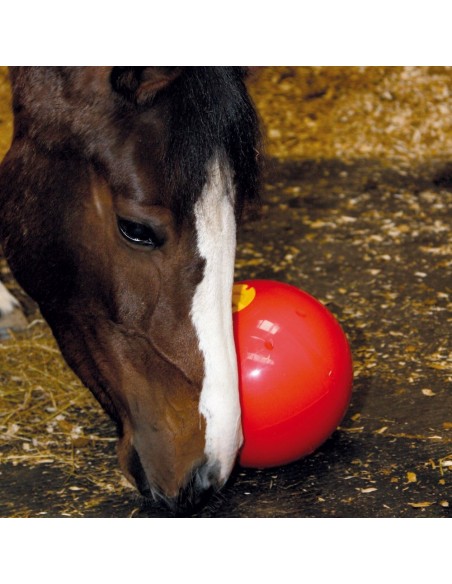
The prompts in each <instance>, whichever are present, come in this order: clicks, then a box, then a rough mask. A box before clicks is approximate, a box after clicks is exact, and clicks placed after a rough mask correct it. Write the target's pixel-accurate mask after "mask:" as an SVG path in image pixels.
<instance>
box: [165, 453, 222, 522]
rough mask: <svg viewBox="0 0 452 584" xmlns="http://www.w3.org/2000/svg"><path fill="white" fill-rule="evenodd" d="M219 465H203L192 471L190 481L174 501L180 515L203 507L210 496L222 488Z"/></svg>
mask: <svg viewBox="0 0 452 584" xmlns="http://www.w3.org/2000/svg"><path fill="white" fill-rule="evenodd" d="M219 476H220V473H219V465H216V464H208V463H205V464H202V465H200V466H199V467H197V468H196V469H194V470H193V471H192V474H191V477H190V480H189V481H188V482H187V484H186V485H185V486H184V487H183V488H182V489H181V490H180V491H179V495H178V496H177V497H176V499H175V500H173V504H174V508H175V510H176V511H178V512H179V513H187V512H189V511H194V510H196V509H198V508H200V507H202V506H203V505H204V504H205V503H206V502H207V500H208V499H209V498H210V496H211V495H212V494H213V493H215V491H218V489H219V488H220V487H221V482H220V480H219Z"/></svg>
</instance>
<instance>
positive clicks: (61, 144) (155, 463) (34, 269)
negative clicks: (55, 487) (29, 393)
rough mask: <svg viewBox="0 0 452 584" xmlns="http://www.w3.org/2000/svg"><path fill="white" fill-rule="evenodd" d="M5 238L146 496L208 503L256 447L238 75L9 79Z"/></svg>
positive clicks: (246, 130) (60, 71) (248, 195)
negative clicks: (245, 450) (242, 278)
mask: <svg viewBox="0 0 452 584" xmlns="http://www.w3.org/2000/svg"><path fill="white" fill-rule="evenodd" d="M11 82H12V89H13V109H14V116H15V122H14V137H13V142H12V145H11V148H10V150H9V152H8V154H7V155H6V157H5V159H4V161H3V163H2V166H1V169H0V211H1V214H2V223H1V237H2V243H3V248H4V252H5V255H6V257H7V259H8V262H9V264H10V266H11V268H12V271H13V273H14V274H15V276H16V278H17V280H18V281H19V283H20V284H21V285H22V287H23V288H24V289H25V290H26V291H27V292H28V293H29V294H30V296H31V297H32V298H34V299H35V300H36V301H37V302H38V304H39V306H40V309H41V312H42V314H43V316H44V318H45V319H46V320H47V322H48V323H49V325H50V327H51V328H52V331H53V334H54V335H55V338H56V339H57V342H58V344H59V347H60V349H61V352H62V354H63V356H64V357H65V359H66V361H67V362H68V364H69V365H70V366H71V367H72V369H73V370H74V371H75V372H76V374H77V375H78V376H79V377H80V378H81V380H82V381H83V383H84V384H85V385H86V386H87V387H88V388H89V389H90V390H91V391H92V392H93V394H94V395H95V397H96V398H97V400H98V401H99V402H100V404H101V405H102V407H103V408H104V409H105V410H106V412H107V413H108V414H109V415H110V416H111V418H112V419H113V420H114V421H115V422H116V425H117V429H118V458H119V463H120V466H121V468H122V470H123V472H124V473H125V475H126V476H127V477H128V478H129V479H130V480H131V481H132V482H133V483H134V484H135V485H136V487H137V488H138V489H139V491H140V492H141V493H142V494H144V495H145V496H151V497H154V498H160V497H161V498H163V499H165V500H166V501H168V502H169V503H170V504H171V505H176V506H177V505H184V504H187V503H190V504H192V503H195V502H197V500H199V499H200V498H201V497H203V495H204V494H205V492H206V491H210V490H212V489H217V488H219V487H221V486H222V485H223V484H224V483H225V481H226V480H227V478H228V477H229V475H230V472H231V469H232V467H233V465H234V462H235V459H236V455H237V452H238V449H239V448H240V445H241V441H242V433H241V424H240V403H239V396H238V380H237V363H236V354H235V348H234V340H233V331H232V317H231V288H232V283H233V275H234V258H235V242H236V222H237V217H238V216H239V215H240V211H241V208H242V206H243V205H244V204H245V203H246V202H247V201H249V200H253V199H255V198H256V197H257V183H258V162H257V147H258V146H257V142H258V129H257V118H256V114H255V110H254V108H253V106H252V104H251V101H250V99H249V97H248V94H247V91H246V88H245V85H244V72H243V70H242V69H241V68H238V67H186V68H184V67H23V68H21V67H18V68H11Z"/></svg>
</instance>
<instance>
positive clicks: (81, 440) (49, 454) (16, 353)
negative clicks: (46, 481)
mask: <svg viewBox="0 0 452 584" xmlns="http://www.w3.org/2000/svg"><path fill="white" fill-rule="evenodd" d="M99 420H101V421H102V420H104V421H105V414H104V413H103V412H102V410H101V408H100V406H99V405H98V403H97V402H96V401H95V399H94V397H93V396H92V395H91V394H90V392H89V391H88V390H87V389H86V388H85V387H84V386H83V385H82V384H81V382H80V381H79V380H78V378H77V377H76V376H75V375H74V374H73V373H72V371H71V370H70V369H69V367H68V366H67V365H66V363H65V362H64V360H63V358H62V357H61V354H60V351H59V349H58V347H57V345H56V342H55V340H54V338H53V336H52V334H51V332H50V329H49V328H48V327H47V326H46V324H45V323H44V322H43V321H42V320H38V321H34V322H33V323H32V324H31V325H30V326H29V327H28V328H27V329H26V330H25V331H23V332H20V333H14V332H11V338H10V339H8V340H5V341H3V342H1V343H0V447H1V451H0V463H3V462H11V463H13V464H18V463H26V464H28V465H32V464H42V463H45V462H57V463H60V464H62V465H69V466H70V467H71V468H73V467H74V466H75V465H76V461H75V453H76V451H77V450H79V449H81V448H84V447H86V446H88V445H89V444H90V443H92V442H96V441H104V442H114V441H115V437H114V435H113V428H111V435H105V424H104V425H102V424H101V430H102V432H103V435H101V434H100V433H99V432H98V431H96V428H98V427H99ZM82 423H83V425H81V424H82ZM93 428H94V429H95V430H94V431H93ZM107 432H108V430H107Z"/></svg>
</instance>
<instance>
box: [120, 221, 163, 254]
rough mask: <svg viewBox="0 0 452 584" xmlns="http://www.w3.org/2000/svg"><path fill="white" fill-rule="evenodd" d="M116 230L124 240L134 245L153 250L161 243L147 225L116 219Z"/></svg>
mask: <svg viewBox="0 0 452 584" xmlns="http://www.w3.org/2000/svg"><path fill="white" fill-rule="evenodd" d="M118 228H119V231H120V233H121V235H122V236H123V237H124V238H125V239H127V240H128V241H130V242H132V243H134V244H136V245H143V246H146V247H151V248H155V247H159V246H160V245H162V243H163V241H161V239H159V238H158V237H157V235H156V233H155V231H154V230H153V229H152V227H149V225H144V224H143V223H136V222H135V221H129V220H128V219H122V218H121V217H118Z"/></svg>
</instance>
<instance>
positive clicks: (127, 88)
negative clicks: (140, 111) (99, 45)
mask: <svg viewBox="0 0 452 584" xmlns="http://www.w3.org/2000/svg"><path fill="white" fill-rule="evenodd" d="M180 73H181V68H180V67H113V70H112V72H111V78H110V79H111V84H112V87H113V89H114V90H115V91H116V92H117V93H120V94H121V95H123V96H124V97H126V98H127V99H128V100H129V101H133V102H135V103H136V104H138V105H147V104H150V103H151V102H152V100H153V99H154V97H155V96H156V95H157V93H158V92H159V91H162V90H163V89H165V88H166V87H168V86H169V85H170V84H171V83H172V82H173V81H174V80H175V79H176V78H177V77H178V76H179V75H180Z"/></svg>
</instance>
